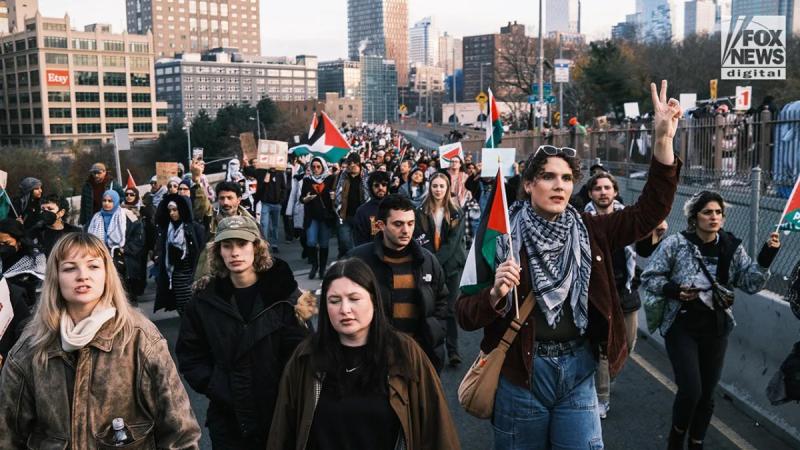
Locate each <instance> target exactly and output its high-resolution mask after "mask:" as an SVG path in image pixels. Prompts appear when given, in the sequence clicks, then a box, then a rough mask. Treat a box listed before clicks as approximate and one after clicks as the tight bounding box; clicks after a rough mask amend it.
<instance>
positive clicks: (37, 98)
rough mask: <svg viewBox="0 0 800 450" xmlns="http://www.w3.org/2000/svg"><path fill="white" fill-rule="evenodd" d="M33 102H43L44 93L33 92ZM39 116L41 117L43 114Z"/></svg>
mask: <svg viewBox="0 0 800 450" xmlns="http://www.w3.org/2000/svg"><path fill="white" fill-rule="evenodd" d="M31 102H32V103H42V94H41V93H39V92H31ZM40 111H41V110H40ZM39 117H41V115H40V116H39Z"/></svg>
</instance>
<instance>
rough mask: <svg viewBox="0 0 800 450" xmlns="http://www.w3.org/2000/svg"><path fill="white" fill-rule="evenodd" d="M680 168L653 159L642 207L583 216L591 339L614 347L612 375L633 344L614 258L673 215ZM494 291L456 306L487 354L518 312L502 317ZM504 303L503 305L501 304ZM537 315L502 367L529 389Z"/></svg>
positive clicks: (525, 274) (526, 280) (526, 278)
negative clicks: (480, 332) (480, 330)
mask: <svg viewBox="0 0 800 450" xmlns="http://www.w3.org/2000/svg"><path fill="white" fill-rule="evenodd" d="M680 167H681V162H680V161H678V160H677V159H676V162H675V164H673V165H672V166H667V165H664V164H661V163H659V162H658V161H656V160H655V159H653V161H652V162H651V164H650V173H649V176H648V179H647V183H646V184H645V186H644V190H643V191H642V195H641V196H640V197H639V200H638V201H637V202H636V204H634V205H631V206H628V207H626V208H625V209H623V210H620V211H617V212H614V213H611V214H606V215H599V216H593V215H590V214H588V213H583V214H581V217H582V218H583V222H584V223H585V224H586V229H587V230H588V232H589V242H590V246H591V249H592V271H591V276H590V278H589V326H588V329H587V337H588V338H589V340H590V341H591V344H592V347H593V348H595V349H596V348H598V346H599V345H600V343H603V342H607V343H608V364H609V371H610V373H611V376H612V377H613V376H614V375H616V374H617V373H618V372H619V371H620V370H621V369H622V365H623V364H624V363H625V358H627V356H628V345H627V342H626V340H625V321H624V319H623V314H622V309H621V308H620V304H619V297H618V296H617V290H616V288H615V287H614V286H615V284H614V272H613V268H612V261H611V255H612V253H613V252H614V250H617V249H621V248H623V247H625V246H626V245H629V244H632V243H634V242H636V241H637V240H639V239H641V238H643V237H644V236H646V235H647V233H649V232H651V231H652V230H653V229H654V228H655V227H656V226H657V225H658V224H659V223H661V221H662V220H664V219H665V218H666V217H667V215H668V214H669V211H670V209H671V208H672V202H673V199H674V197H675V190H676V189H677V186H678V174H679V173H680ZM523 252H524V250H523ZM521 259H522V261H521V265H522V277H521V280H520V286H519V291H518V292H519V300H520V301H522V300H523V299H524V298H525V297H526V296H527V295H528V293H529V292H530V290H531V287H530V275H529V271H528V266H527V256H525V255H524V254H523V255H521ZM490 290H491V288H486V289H483V290H482V291H480V292H478V293H477V294H474V295H463V294H462V295H461V297H459V299H458V301H457V303H456V315H457V317H458V323H459V324H460V325H461V327H462V328H463V329H465V330H467V331H472V330H477V329H478V328H483V340H482V341H481V350H483V351H484V352H486V353H488V352H490V351H491V350H492V349H494V348H495V347H496V346H497V344H498V342H499V341H500V338H501V337H502V336H503V334H504V333H505V331H506V330H507V329H508V325H509V323H510V322H511V319H513V318H514V313H513V312H510V313H509V314H508V315H507V316H506V317H501V313H500V312H498V311H497V310H495V309H494V308H492V306H491V303H490V297H489V291H490ZM502 304H503V302H502V301H501V304H500V305H502ZM500 305H499V306H500ZM512 311H513V309H512ZM533 314H535V310H534V312H532V313H531V315H530V316H529V317H528V319H527V320H526V321H525V323H524V324H523V326H522V329H521V330H520V332H519V335H518V336H517V338H516V339H515V340H514V343H513V344H512V345H511V348H509V350H508V354H507V355H506V359H505V362H504V363H503V369H502V374H503V376H505V377H506V378H507V379H508V380H509V381H511V382H512V383H514V384H516V385H519V386H524V387H530V380H531V371H532V362H533V356H532V353H533V349H534V336H535V334H536V330H535V329H534V327H535V321H534V320H533Z"/></svg>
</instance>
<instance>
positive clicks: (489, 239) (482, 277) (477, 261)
mask: <svg viewBox="0 0 800 450" xmlns="http://www.w3.org/2000/svg"><path fill="white" fill-rule="evenodd" d="M487 205H489V211H488V213H487V214H483V215H482V217H481V222H480V225H478V229H477V230H476V231H475V239H474V240H473V241H472V247H471V248H470V249H469V255H468V256H467V263H466V266H464V272H463V273H462V274H461V291H462V292H464V293H465V294H475V293H477V292H478V291H480V290H481V289H483V288H486V287H489V286H491V285H492V284H493V283H494V271H495V259H496V256H497V255H496V252H497V238H498V237H501V236H504V235H508V234H509V233H510V231H511V225H510V224H509V220H508V206H507V203H506V185H505V180H504V179H503V174H502V173H500V169H498V170H497V176H496V177H495V182H494V189H493V190H492V193H491V194H490V196H489V201H488V202H487ZM504 239H508V238H507V237H504Z"/></svg>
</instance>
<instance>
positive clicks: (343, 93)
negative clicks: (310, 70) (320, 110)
mask: <svg viewBox="0 0 800 450" xmlns="http://www.w3.org/2000/svg"><path fill="white" fill-rule="evenodd" d="M317 77H318V79H319V80H318V84H317V86H318V91H317V93H318V97H319V98H321V99H322V98H325V94H327V93H328V92H336V93H337V94H339V97H341V98H354V97H360V96H361V63H360V62H359V61H347V60H344V59H337V60H335V61H323V62H321V63H319V68H318V71H317Z"/></svg>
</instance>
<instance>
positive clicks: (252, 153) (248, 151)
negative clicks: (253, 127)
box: [239, 131, 258, 161]
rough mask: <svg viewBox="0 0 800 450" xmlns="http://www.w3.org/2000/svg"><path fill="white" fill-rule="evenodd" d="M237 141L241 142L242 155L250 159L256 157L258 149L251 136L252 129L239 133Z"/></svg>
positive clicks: (254, 139)
mask: <svg viewBox="0 0 800 450" xmlns="http://www.w3.org/2000/svg"><path fill="white" fill-rule="evenodd" d="M239 142H240V143H241V144H242V156H243V157H244V158H245V159H246V160H248V161H250V160H253V159H256V154H257V152H258V149H257V147H256V138H255V136H253V132H252V131H248V132H246V133H240V134H239Z"/></svg>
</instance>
